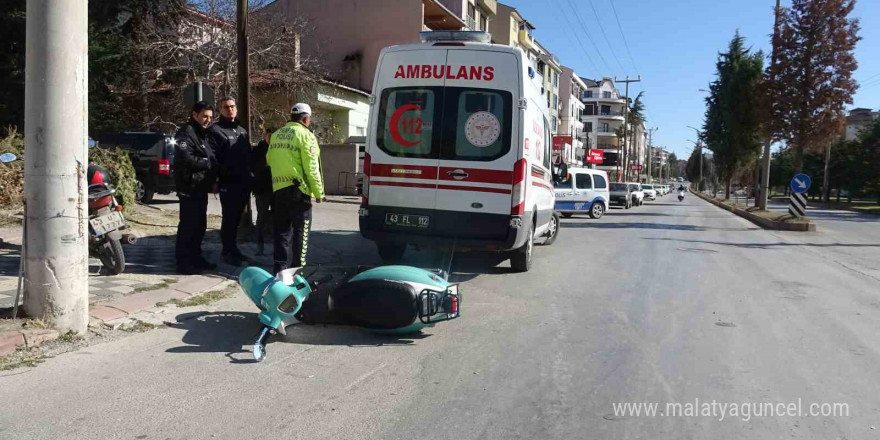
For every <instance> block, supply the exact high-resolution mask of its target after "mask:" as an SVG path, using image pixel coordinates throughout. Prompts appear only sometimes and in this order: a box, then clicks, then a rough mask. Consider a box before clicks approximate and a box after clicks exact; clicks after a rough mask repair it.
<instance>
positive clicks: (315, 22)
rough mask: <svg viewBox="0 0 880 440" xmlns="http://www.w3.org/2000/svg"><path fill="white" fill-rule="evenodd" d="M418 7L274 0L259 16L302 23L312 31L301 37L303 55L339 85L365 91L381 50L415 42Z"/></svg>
mask: <svg viewBox="0 0 880 440" xmlns="http://www.w3.org/2000/svg"><path fill="white" fill-rule="evenodd" d="M423 8H424V7H423V5H422V2H421V1H414V0H320V1H304V0H278V1H276V2H275V3H272V4H270V5H269V6H267V7H266V8H265V13H270V14H284V16H285V17H287V18H289V19H290V20H291V21H293V20H297V19H306V20H307V21H308V26H309V28H310V29H312V31H313V33H312V34H311V35H304V36H303V40H302V51H303V56H304V57H315V58H317V59H319V60H320V61H322V62H323V63H324V64H325V65H326V67H327V68H328V69H329V71H330V74H331V76H332V77H334V78H336V79H338V80H340V81H341V82H343V83H344V84H346V85H348V86H351V87H355V88H358V89H361V90H367V91H369V90H372V88H373V75H374V74H375V71H376V65H377V63H378V61H379V52H380V51H381V50H382V48H384V47H386V46H392V45H397V44H407V43H418V42H419V32H421V31H422V26H423V23H424V13H423ZM346 57H349V58H353V59H354V61H348V62H346V61H345V59H346Z"/></svg>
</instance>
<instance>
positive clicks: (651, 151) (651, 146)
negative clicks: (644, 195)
mask: <svg viewBox="0 0 880 440" xmlns="http://www.w3.org/2000/svg"><path fill="white" fill-rule="evenodd" d="M657 130H658V128H657V127H654V128H652V129H650V130H648V179H647V181H648V183H651V182H653V181H654V178H653V175H652V174H651V162H653V161H654V132H655V131H657Z"/></svg>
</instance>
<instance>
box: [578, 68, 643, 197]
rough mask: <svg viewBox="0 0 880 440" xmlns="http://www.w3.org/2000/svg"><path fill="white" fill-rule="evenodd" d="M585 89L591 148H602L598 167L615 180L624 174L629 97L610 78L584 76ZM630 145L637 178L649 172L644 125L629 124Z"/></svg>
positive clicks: (632, 171) (632, 172)
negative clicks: (597, 78) (623, 139)
mask: <svg viewBox="0 0 880 440" xmlns="http://www.w3.org/2000/svg"><path fill="white" fill-rule="evenodd" d="M584 82H585V83H586V86H587V87H586V90H584V92H583V94H582V95H581V101H582V102H583V103H584V112H583V115H582V116H581V120H582V121H583V123H584V132H585V133H586V139H587V144H588V145H589V148H594V149H599V150H603V153H604V157H605V159H604V162H603V163H602V164H601V165H597V166H596V168H598V169H600V170H604V171H607V172H608V173H609V176H611V177H612V180H615V181H617V180H619V178H621V177H622V176H623V167H624V164H623V157H624V154H623V153H624V152H623V149H621V138H622V137H623V133H622V132H623V130H622V127H623V124H624V107H625V106H626V98H625V97H624V96H623V95H622V94H621V93H620V91H619V90H618V89H617V87H615V85H614V81H612V80H611V78H602V79H601V80H598V81H593V80H585V81H584ZM626 131H627V138H628V139H629V142H626V143H624V145H629V149H628V151H627V155H626V161H627V165H628V166H629V169H630V173H629V176H630V179H631V180H636V179H639V178H640V177H643V176H644V175H645V173H646V172H647V169H646V168H647V166H646V163H647V162H646V161H647V149H646V148H647V144H648V140H647V133H646V131H645V125H644V124H642V123H640V124H635V125H632V126H630V127H627V130H626Z"/></svg>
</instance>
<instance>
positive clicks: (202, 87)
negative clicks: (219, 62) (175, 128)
mask: <svg viewBox="0 0 880 440" xmlns="http://www.w3.org/2000/svg"><path fill="white" fill-rule="evenodd" d="M199 101H205V102H207V103H208V104H214V89H212V88H211V86H209V85H207V84H205V83H203V82H201V81H199V82H194V83H192V84H190V85H188V86H186V88H185V89H183V103H184V104H186V106H187V107H192V106H193V105H194V104H195V103H197V102H199Z"/></svg>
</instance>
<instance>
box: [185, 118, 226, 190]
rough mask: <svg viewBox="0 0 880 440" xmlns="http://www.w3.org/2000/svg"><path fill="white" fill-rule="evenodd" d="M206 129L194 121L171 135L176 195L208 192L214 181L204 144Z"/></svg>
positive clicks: (209, 154) (210, 157) (208, 149)
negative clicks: (175, 144) (173, 147)
mask: <svg viewBox="0 0 880 440" xmlns="http://www.w3.org/2000/svg"><path fill="white" fill-rule="evenodd" d="M207 135H208V132H207V130H205V129H204V128H202V126H201V125H199V123H198V122H196V121H195V120H194V119H190V120H189V122H187V124H186V125H184V126H183V127H181V128H180V130H178V131H177V134H176V135H174V139H175V141H177V146H176V147H175V149H174V184H175V185H176V186H177V192H178V193H184V194H191V193H209V192H211V187H212V186H214V183H215V182H216V181H217V173H216V166H215V159H214V154H213V151H211V147H210V146H209V145H208V144H207V143H206V142H205V139H206V136H207Z"/></svg>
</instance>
